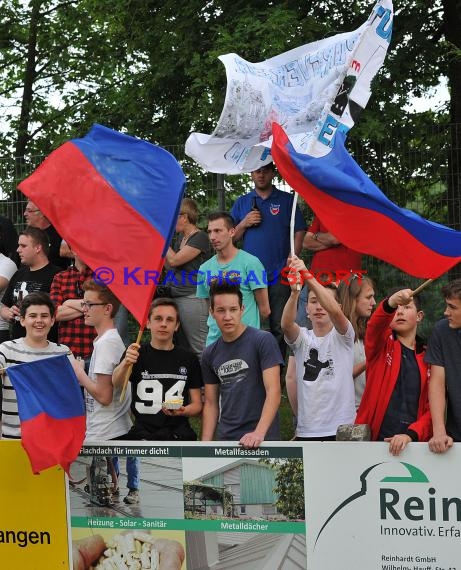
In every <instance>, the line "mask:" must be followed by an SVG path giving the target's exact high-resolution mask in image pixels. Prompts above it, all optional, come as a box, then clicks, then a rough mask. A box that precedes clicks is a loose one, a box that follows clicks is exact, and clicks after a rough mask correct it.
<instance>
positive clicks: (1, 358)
mask: <svg viewBox="0 0 461 570" xmlns="http://www.w3.org/2000/svg"><path fill="white" fill-rule="evenodd" d="M60 354H68V355H69V358H71V359H73V355H72V353H71V352H70V350H69V349H68V348H67V346H65V345H63V344H55V343H54V342H50V341H48V346H47V347H44V348H32V347H30V346H28V345H27V344H26V343H25V339H24V338H18V339H16V340H8V341H6V342H3V343H2V344H0V366H1V367H2V368H4V369H8V368H9V367H10V366H15V365H16V364H23V363H25V362H34V361H35V360H43V359H44V358H49V357H50V356H58V355H60ZM1 380H2V439H21V427H20V421H19V414H18V401H17V399H16V392H15V390H14V388H13V386H12V384H11V381H10V379H9V377H8V372H6V373H5V372H4V373H3V374H2V375H1Z"/></svg>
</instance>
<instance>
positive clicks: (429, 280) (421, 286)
mask: <svg viewBox="0 0 461 570" xmlns="http://www.w3.org/2000/svg"><path fill="white" fill-rule="evenodd" d="M432 281H434V280H433V279H428V280H427V281H424V283H421V285H420V286H419V287H416V289H415V290H414V291H412V293H411V294H412V296H413V297H414V296H415V295H417V294H418V293H420V292H421V291H422V290H423V289H425V288H426V287H427V286H428V285H430V284H431V283H432Z"/></svg>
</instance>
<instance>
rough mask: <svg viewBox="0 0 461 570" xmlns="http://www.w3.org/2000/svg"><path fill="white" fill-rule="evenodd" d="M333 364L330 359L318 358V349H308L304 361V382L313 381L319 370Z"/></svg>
mask: <svg viewBox="0 0 461 570" xmlns="http://www.w3.org/2000/svg"><path fill="white" fill-rule="evenodd" d="M332 366H333V362H332V361H331V360H326V361H325V362H322V361H321V360H319V351H318V350H317V349H316V348H311V349H310V350H309V358H308V359H307V360H306V361H305V362H304V378H303V380H306V382H314V381H315V380H317V378H318V377H319V374H320V371H321V370H323V369H324V368H329V367H332Z"/></svg>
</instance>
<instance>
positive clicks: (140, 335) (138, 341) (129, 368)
mask: <svg viewBox="0 0 461 570" xmlns="http://www.w3.org/2000/svg"><path fill="white" fill-rule="evenodd" d="M143 332H144V326H142V327H140V328H139V332H138V336H137V338H136V344H141V339H142V333H143ZM132 370H133V365H132V364H130V365H129V366H128V370H127V371H126V374H125V378H124V379H123V387H122V392H121V394H120V402H123V400H124V399H125V394H126V389H127V386H128V380H129V379H130V376H131V371H132Z"/></svg>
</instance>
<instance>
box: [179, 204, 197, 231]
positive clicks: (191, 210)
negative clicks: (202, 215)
mask: <svg viewBox="0 0 461 570" xmlns="http://www.w3.org/2000/svg"><path fill="white" fill-rule="evenodd" d="M181 214H186V216H187V219H188V220H189V222H190V223H191V224H193V225H194V226H195V225H196V224H197V221H198V205H197V202H196V201H195V200H192V198H184V199H183V200H182V202H181Z"/></svg>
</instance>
